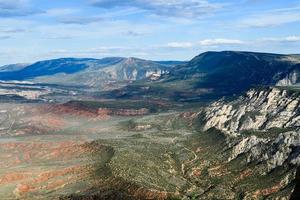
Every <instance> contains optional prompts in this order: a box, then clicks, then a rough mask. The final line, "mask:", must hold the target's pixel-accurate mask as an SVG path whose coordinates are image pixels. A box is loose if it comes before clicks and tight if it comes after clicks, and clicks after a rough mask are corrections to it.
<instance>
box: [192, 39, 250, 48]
mask: <svg viewBox="0 0 300 200" xmlns="http://www.w3.org/2000/svg"><path fill="white" fill-rule="evenodd" d="M198 43H199V44H200V45H201V46H214V45H238V44H243V43H245V42H244V41H241V40H236V39H225V38H217V39H206V40H201V41H199V42H198Z"/></svg>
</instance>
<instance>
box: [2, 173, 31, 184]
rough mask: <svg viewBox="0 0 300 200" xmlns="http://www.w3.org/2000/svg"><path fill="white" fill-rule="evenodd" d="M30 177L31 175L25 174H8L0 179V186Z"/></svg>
mask: <svg viewBox="0 0 300 200" xmlns="http://www.w3.org/2000/svg"><path fill="white" fill-rule="evenodd" d="M31 176H32V174H31V173H26V172H18V173H8V174H5V175H3V176H1V177H0V184H7V183H11V182H16V181H20V180H24V179H27V178H29V177H31Z"/></svg>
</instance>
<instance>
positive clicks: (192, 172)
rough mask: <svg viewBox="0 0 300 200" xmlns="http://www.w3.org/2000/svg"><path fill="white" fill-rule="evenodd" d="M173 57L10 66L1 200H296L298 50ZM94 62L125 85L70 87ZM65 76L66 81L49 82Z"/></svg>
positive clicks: (0, 119)
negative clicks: (12, 77) (189, 58)
mask: <svg viewBox="0 0 300 200" xmlns="http://www.w3.org/2000/svg"><path fill="white" fill-rule="evenodd" d="M74 62H75V64H74ZM99 62H100V63H102V64H99ZM105 63H106V64H105ZM112 63H114V64H112ZM145 63H146V64H145ZM147 63H148V64H149V66H148V64H147ZM73 64H74V65H73ZM174 64H178V63H177V62H175V63H174V62H155V64H153V62H152V61H144V60H139V59H123V58H108V59H106V60H105V59H104V60H101V61H99V60H95V59H78V60H73V59H67V60H65V59H63V60H56V61H45V62H40V63H36V64H33V65H29V68H28V67H26V66H23V67H21V69H17V70H16V71H14V70H15V68H14V67H12V68H13V71H11V70H10V67H9V69H7V70H6V69H4V71H5V72H1V73H0V77H1V76H3V77H4V76H6V77H8V75H9V76H10V75H11V74H14V73H21V71H22V70H25V72H26V73H25V72H24V71H23V72H24V73H23V72H22V74H23V75H22V76H23V77H24V78H21V77H22V76H21V75H20V76H18V77H20V80H17V81H16V80H15V81H12V80H9V81H8V80H3V81H2V82H1V83H0V92H1V96H0V100H1V105H0V166H1V167H0V199H5V200H6V199H8V200H10V199H28V200H29V199H60V200H61V199H63V200H64V199H68V200H73V199H74V200H75V199H76V200H77V199H81V200H85V199H128V200H135V199H245V200H247V199H249V200H250V199H289V198H293V199H298V198H299V194H298V193H297V191H298V190H297V188H299V165H300V123H299V121H300V109H299V105H300V89H299V86H298V85H299V57H298V56H293V55H276V54H262V53H249V52H208V53H204V54H201V55H199V56H198V57H196V58H194V59H193V60H192V61H190V62H189V63H179V65H177V66H173V65H174ZM150 65H151V66H150ZM68 66H69V67H68ZM162 66H163V67H166V68H165V69H166V70H165V71H164V69H163V68H161V67H162ZM156 67H159V69H158V68H156ZM17 68H19V66H17ZM29 69H30V70H33V69H34V70H33V71H31V72H32V73H33V72H34V73H33V74H35V75H33V74H31V72H30V73H29V71H30V70H29ZM45 69H47V70H45ZM92 69H93V70H94V69H95V70H96V69H97V70H96V71H97V73H98V72H99V73H100V71H101V73H102V72H104V71H105V73H107V74H110V75H109V76H110V78H109V79H107V80H109V81H112V80H114V81H117V82H118V84H123V83H124V84H125V85H126V86H125V87H121V88H119V89H118V90H112V91H106V92H103V90H102V89H103V88H101V89H97V87H94V86H95V85H94V86H91V85H89V84H86V85H85V83H87V82H84V81H83V82H82V83H83V85H82V86H78V85H72V84H71V85H68V83H71V82H69V80H70V79H69V78H70V77H73V78H74V77H76V78H78V77H79V75H80V74H81V75H82V74H84V75H87V74H88V73H92V72H93V73H96V72H95V71H93V70H92ZM136 69H139V70H138V73H136V71H135V70H136ZM28 70H29V71H28ZM57 70H65V71H60V72H58V71H57ZM69 70H71V71H69ZM119 70H121V71H119ZM127 70H129V71H127ZM159 70H161V71H159ZM27 72H28V73H27ZM119 72H120V73H119ZM125 72H126V73H125ZM127 72H128V73H127ZM41 73H42V75H41ZM45 73H48V74H47V75H46V74H45ZM61 73H64V75H63V76H64V77H65V80H66V84H65V85H64V84H60V83H59V82H57V83H56V84H54V82H55V81H54V82H52V80H54V79H56V78H58V79H57V80H61V81H62V79H61V77H60V76H62V74H61ZM85 73H87V74H85ZM107 74H106V75H107ZM249 74H250V76H249ZM44 75H45V76H44ZM27 78H28V79H27ZM44 78H45V79H44ZM95 78H98V75H97V76H96V75H95ZM4 79H5V78H4ZM42 79H44V80H50V79H51V81H50V82H51V84H50V83H42V82H43V81H42ZM88 79H90V80H95V81H96V82H97V84H102V83H99V81H100V79H101V76H100V77H99V80H98V79H97V80H96V79H92V78H88ZM29 80H30V81H29ZM36 80H39V81H41V83H36V82H35V81H36ZM74 80H75V79H74ZM76 80H77V79H76ZM78 80H80V81H79V83H81V79H78ZM85 80H87V79H85ZM101 80H104V79H101ZM122 81H125V82H122ZM45 82H47V81H45ZM131 82H132V83H131ZM104 83H105V84H106V83H107V82H105V81H104ZM97 84H96V85H97ZM128 84H129V85H128ZM239 84H240V85H239ZM119 86H120V85H119ZM238 86H239V87H238ZM113 88H114V87H113ZM106 89H107V88H106ZM100 90H102V91H100ZM221 97H222V98H221ZM295 188H296V189H295Z"/></svg>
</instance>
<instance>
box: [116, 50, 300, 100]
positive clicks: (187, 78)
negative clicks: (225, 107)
mask: <svg viewBox="0 0 300 200" xmlns="http://www.w3.org/2000/svg"><path fill="white" fill-rule="evenodd" d="M299 82H300V56H299V55H280V54H268V53H254V52H236V51H223V52H206V53H202V54H200V55H198V56H196V57H195V58H194V59H192V60H191V61H190V62H188V63H184V64H180V65H177V66H175V67H173V68H172V69H171V70H170V72H169V73H168V74H165V75H163V76H162V77H161V78H160V79H159V80H158V81H154V82H153V81H152V82H149V81H139V82H136V83H134V84H131V85H128V86H127V87H126V88H122V89H121V90H118V91H114V94H116V95H119V96H118V97H134V96H145V95H146V96H147V95H150V96H152V97H153V96H156V97H160V98H161V97H162V98H163V97H166V98H171V99H173V100H180V101H181V100H182V101H194V100H196V101H198V100H204V99H216V98H219V97H222V96H230V95H234V94H240V93H242V92H244V91H246V90H248V89H250V88H251V87H253V86H261V85H263V86H275V85H278V86H292V85H296V84H298V83H299Z"/></svg>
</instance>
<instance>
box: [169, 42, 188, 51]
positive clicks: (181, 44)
mask: <svg viewBox="0 0 300 200" xmlns="http://www.w3.org/2000/svg"><path fill="white" fill-rule="evenodd" d="M167 47H169V48H175V49H176V48H178V49H186V48H191V47H193V43H191V42H170V43H168V44H167Z"/></svg>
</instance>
